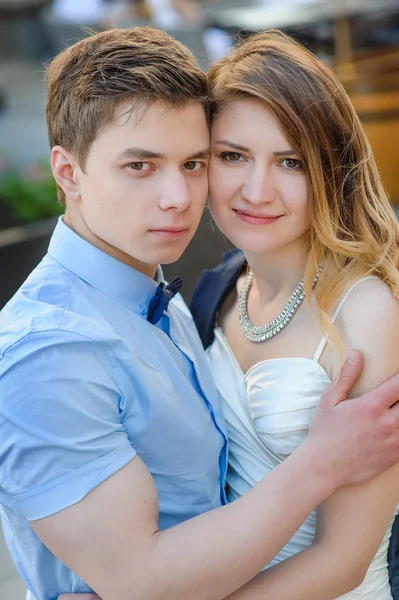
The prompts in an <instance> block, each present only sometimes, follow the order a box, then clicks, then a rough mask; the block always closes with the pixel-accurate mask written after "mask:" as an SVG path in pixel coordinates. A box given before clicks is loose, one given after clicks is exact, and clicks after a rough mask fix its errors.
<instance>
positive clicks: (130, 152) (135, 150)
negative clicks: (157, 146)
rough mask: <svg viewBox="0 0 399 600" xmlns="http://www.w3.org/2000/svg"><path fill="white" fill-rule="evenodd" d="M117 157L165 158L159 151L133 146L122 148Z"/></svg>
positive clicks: (135, 158)
mask: <svg viewBox="0 0 399 600" xmlns="http://www.w3.org/2000/svg"><path fill="white" fill-rule="evenodd" d="M118 158H122V159H131V160H138V161H139V160H146V159H148V158H165V155H164V154H161V153H160V152H155V151H154V150H146V149H145V148H140V147H139V146H134V147H132V148H126V150H123V152H121V153H120V154H119V156H118Z"/></svg>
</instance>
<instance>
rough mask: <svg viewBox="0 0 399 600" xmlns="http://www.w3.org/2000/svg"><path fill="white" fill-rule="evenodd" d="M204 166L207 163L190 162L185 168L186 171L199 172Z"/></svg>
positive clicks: (185, 164)
mask: <svg viewBox="0 0 399 600" xmlns="http://www.w3.org/2000/svg"><path fill="white" fill-rule="evenodd" d="M204 164H205V163H203V162H201V161H199V160H189V161H188V162H186V163H184V168H185V169H186V171H199V169H202V167H203V166H204Z"/></svg>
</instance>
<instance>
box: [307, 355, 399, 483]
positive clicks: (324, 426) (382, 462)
mask: <svg viewBox="0 0 399 600" xmlns="http://www.w3.org/2000/svg"><path fill="white" fill-rule="evenodd" d="M362 370H363V357H362V355H361V354H360V352H357V351H355V350H354V351H351V352H350V353H349V355H348V359H347V360H346V362H345V364H344V365H343V367H342V370H341V373H340V375H339V377H338V378H337V379H336V380H335V381H334V382H333V383H332V384H331V386H330V387H329V388H328V390H326V392H325V393H324V394H323V396H322V398H321V401H320V403H319V405H318V407H317V410H316V412H315V414H314V417H313V420H312V424H311V428H310V432H309V437H308V439H307V441H306V442H305V443H310V444H312V447H313V448H319V452H321V453H322V454H323V455H324V456H325V457H326V459H325V467H326V474H327V476H328V477H333V479H334V481H335V482H336V485H337V487H340V486H343V485H353V484H357V483H361V482H364V481H367V480H368V479H371V478H372V477H374V476H375V475H378V474H379V473H381V472H382V471H384V470H385V469H387V468H388V467H390V466H392V465H393V464H395V463H396V462H397V461H398V460H399V404H398V405H396V402H397V401H398V400H399V374H397V375H395V376H394V377H391V378H390V379H388V380H387V381H385V382H384V383H382V384H381V385H380V386H378V387H377V388H376V389H374V390H372V391H371V392H368V393H366V394H363V395H362V396H359V397H358V398H353V399H351V400H348V401H346V402H343V401H344V400H346V399H347V397H348V395H349V392H350V390H351V388H352V387H353V386H354V384H355V383H356V381H357V380H358V379H359V377H360V374H361V372H362Z"/></svg>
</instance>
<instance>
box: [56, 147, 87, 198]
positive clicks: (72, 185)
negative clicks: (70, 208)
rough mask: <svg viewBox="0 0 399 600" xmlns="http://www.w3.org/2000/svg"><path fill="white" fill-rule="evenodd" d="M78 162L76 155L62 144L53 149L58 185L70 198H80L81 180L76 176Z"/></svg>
mask: <svg viewBox="0 0 399 600" xmlns="http://www.w3.org/2000/svg"><path fill="white" fill-rule="evenodd" d="M77 167H78V164H77V161H76V159H75V158H74V156H73V155H72V154H71V152H68V150H65V148H63V147H62V146H54V148H52V150H51V169H52V171H53V175H54V179H55V181H56V182H57V185H58V186H59V187H60V188H61V189H62V191H63V192H64V194H65V197H66V198H68V199H70V200H72V201H73V200H75V201H76V200H79V198H80V189H79V181H78V179H77V177H76V170H77Z"/></svg>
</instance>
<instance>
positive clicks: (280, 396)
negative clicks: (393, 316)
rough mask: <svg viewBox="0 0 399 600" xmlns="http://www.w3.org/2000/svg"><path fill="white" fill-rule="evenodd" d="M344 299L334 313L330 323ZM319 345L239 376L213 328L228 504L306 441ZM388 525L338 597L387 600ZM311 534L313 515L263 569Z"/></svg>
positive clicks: (321, 386)
mask: <svg viewBox="0 0 399 600" xmlns="http://www.w3.org/2000/svg"><path fill="white" fill-rule="evenodd" d="M361 281H363V280H361ZM357 283H360V281H359V282H357ZM355 285H356V284H355ZM353 287H354V286H353ZM353 287H352V288H351V290H352V289H353ZM351 290H349V291H348V294H349V292H350V291H351ZM348 294H346V295H345V297H344V298H343V299H342V301H341V303H340V305H339V307H338V308H337V310H336V313H335V314H334V318H333V320H334V321H335V318H336V316H337V314H338V312H339V309H340V308H341V306H342V304H343V302H344V300H345V299H346V297H347V295H348ZM324 345H325V340H324V339H323V340H322V342H321V343H320V346H319V348H318V349H317V351H316V354H315V356H314V358H313V359H310V358H276V359H270V360H265V361H262V362H260V363H257V364H256V365H254V366H253V367H251V368H250V369H249V370H248V371H247V372H246V373H243V371H242V369H241V366H240V365H239V363H238V361H237V359H236V357H235V355H234V354H233V352H232V350H231V348H230V346H229V344H228V342H227V340H226V337H225V336H224V334H223V331H222V329H221V328H220V327H217V328H216V330H215V339H214V341H213V343H212V345H211V346H210V347H209V348H208V350H207V354H208V359H209V362H210V366H211V369H212V373H213V376H214V379H215V382H216V386H217V388H218V391H219V393H220V396H221V400H222V406H223V410H224V415H225V419H226V426H227V432H228V437H229V469H228V473H227V484H228V499H229V501H233V500H235V499H236V498H238V497H239V496H242V494H245V492H247V491H248V490H249V489H250V488H251V487H253V486H254V485H255V484H256V483H258V482H259V481H260V480H261V479H262V478H263V477H264V476H265V475H267V473H269V472H270V471H271V470H272V469H274V468H275V467H276V466H277V465H279V464H280V463H281V462H282V461H283V460H284V459H285V458H286V457H287V456H289V455H290V454H291V453H292V452H293V451H294V450H295V449H296V448H297V447H298V446H299V444H301V443H302V442H303V441H304V439H305V438H306V436H307V434H308V430H309V425H310V421H311V419H312V416H313V413H314V411H315V409H316V406H317V404H318V402H319V399H320V396H321V394H322V393H323V391H324V390H325V388H326V387H327V386H328V385H329V384H330V382H331V381H330V378H329V376H328V374H327V372H326V371H325V370H324V368H323V367H322V366H321V364H320V363H319V362H318V359H319V357H320V354H321V352H322V350H323V348H324ZM292 501H293V502H295V490H293V500H292ZM395 514H397V513H395ZM392 523H393V518H392V521H391V523H390V526H389V528H388V530H387V532H386V534H385V536H384V539H383V541H382V544H381V546H380V548H379V549H378V552H377V554H376V555H375V557H374V559H373V561H372V563H371V565H370V567H369V569H368V571H367V575H366V578H365V579H364V581H363V583H362V584H361V585H360V586H359V587H358V588H356V589H355V590H353V591H352V592H350V593H348V594H345V595H344V596H341V597H340V598H341V599H342V600H392V596H391V591H390V586H389V580H388V565H387V551H388V545H389V539H390V536H391V530H392ZM315 532H316V512H315V511H313V512H312V513H311V514H310V515H309V516H308V518H307V519H306V520H305V522H304V523H303V524H302V525H301V527H300V528H299V529H298V531H297V532H296V533H295V535H294V536H293V537H292V538H291V539H290V541H289V542H288V543H287V544H286V545H285V546H284V548H283V549H282V550H281V552H279V554H278V555H277V556H276V557H275V558H274V559H273V560H272V561H271V562H270V563H269V564H268V565H267V567H270V566H272V565H275V564H277V563H279V562H280V561H282V560H285V559H286V558H289V557H290V556H292V555H293V554H296V553H297V552H300V551H301V550H303V549H304V548H306V547H307V546H310V544H311V543H312V541H313V537H314V535H315Z"/></svg>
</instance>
